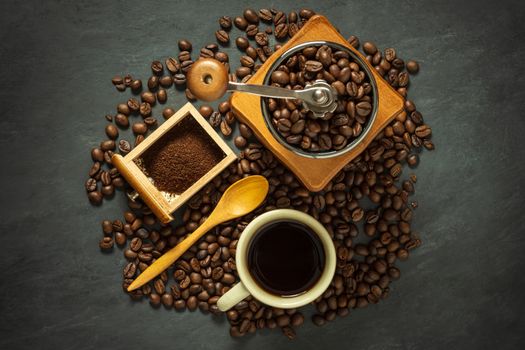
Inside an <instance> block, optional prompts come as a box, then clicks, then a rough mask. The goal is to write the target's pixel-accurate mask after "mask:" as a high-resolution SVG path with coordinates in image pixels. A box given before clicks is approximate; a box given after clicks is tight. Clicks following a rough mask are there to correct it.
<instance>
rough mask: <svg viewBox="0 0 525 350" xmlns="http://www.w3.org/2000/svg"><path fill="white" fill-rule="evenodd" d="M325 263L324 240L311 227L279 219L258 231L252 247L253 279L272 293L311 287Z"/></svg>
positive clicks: (250, 251) (300, 291) (281, 293)
mask: <svg viewBox="0 0 525 350" xmlns="http://www.w3.org/2000/svg"><path fill="white" fill-rule="evenodd" d="M324 264H325V254H324V249H323V243H322V242H321V240H320V239H319V237H318V236H317V234H315V232H313V231H312V230H311V229H310V228H309V227H308V226H306V225H304V224H302V223H299V222H295V221H276V222H272V223H269V224H267V225H265V226H263V227H262V228H260V229H259V230H258V232H257V233H256V234H255V236H254V237H253V239H252V241H251V242H250V246H249V248H248V268H249V270H250V274H251V275H252V277H253V279H254V280H255V281H256V282H257V284H259V286H260V287H262V288H263V289H265V290H267V291H268V292H270V293H272V294H276V295H281V296H292V295H297V294H300V293H302V292H305V291H307V290H308V289H310V288H311V287H312V286H313V285H314V284H315V283H316V282H317V280H318V279H319V277H320V276H321V274H322V272H323V269H324Z"/></svg>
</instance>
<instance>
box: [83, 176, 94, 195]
mask: <svg viewBox="0 0 525 350" xmlns="http://www.w3.org/2000/svg"><path fill="white" fill-rule="evenodd" d="M85 187H86V191H87V192H93V191H96V190H97V180H95V179H94V178H92V177H90V178H89V179H87V181H86V184H85Z"/></svg>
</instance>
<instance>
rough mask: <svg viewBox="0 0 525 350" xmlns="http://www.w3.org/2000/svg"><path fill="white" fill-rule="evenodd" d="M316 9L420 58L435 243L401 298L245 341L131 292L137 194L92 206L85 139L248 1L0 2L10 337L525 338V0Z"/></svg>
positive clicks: (362, 345)
mask: <svg viewBox="0 0 525 350" xmlns="http://www.w3.org/2000/svg"><path fill="white" fill-rule="evenodd" d="M266 4H268V2H264V1H253V2H251V4H250V6H252V7H254V8H257V9H258V8H260V7H265V5H266ZM272 5H274V6H276V7H279V8H282V9H284V10H286V11H289V10H292V9H296V8H297V7H298V6H299V3H298V2H295V1H282V2H280V4H277V3H276V2H272ZM302 5H304V6H306V7H311V8H313V9H315V10H317V11H318V12H320V13H323V14H325V15H326V16H327V17H328V18H329V19H330V20H331V21H332V22H333V23H335V24H336V25H337V26H338V27H339V28H340V30H341V32H342V33H343V34H344V35H345V36H348V35H350V34H355V35H358V36H359V37H360V38H361V39H363V40H374V41H375V42H376V43H377V44H378V45H379V46H380V47H382V48H384V47H387V46H394V47H395V48H397V50H398V53H399V54H400V55H401V56H402V57H405V58H414V59H417V60H419V61H420V62H421V67H422V69H421V73H420V74H419V75H418V76H417V77H415V78H414V79H413V81H412V82H413V88H412V89H411V96H412V98H413V99H414V100H415V101H416V103H417V106H418V107H419V109H420V110H421V111H422V112H423V114H424V116H425V118H426V120H427V122H428V123H429V124H430V125H431V126H432V129H433V135H434V138H433V139H434V141H435V143H436V145H437V150H436V151H435V152H433V153H430V152H427V153H425V154H424V155H423V157H422V162H421V164H420V166H419V168H418V169H417V170H416V173H417V175H418V178H419V180H418V183H417V194H416V198H417V200H418V201H419V204H420V208H419V209H418V210H417V212H416V215H415V222H414V228H415V229H416V230H417V231H419V232H421V237H422V239H423V242H424V245H423V246H422V247H421V248H419V249H418V250H416V251H415V252H414V254H413V255H412V257H411V259H409V261H408V262H406V263H403V264H402V278H401V279H400V280H399V281H398V282H395V283H394V284H393V286H392V293H391V297H390V298H389V299H388V300H386V301H384V302H382V303H380V304H379V305H377V306H374V307H369V308H367V309H365V310H358V311H356V312H354V313H353V314H352V315H351V316H350V317H347V318H346V319H341V320H338V321H337V322H335V323H332V324H330V325H329V326H328V327H324V328H316V327H314V326H313V325H312V324H311V323H308V324H307V325H306V326H304V327H302V328H300V329H299V330H298V339H296V340H295V341H293V342H291V341H288V340H287V339H286V338H285V337H283V336H282V335H281V334H280V332H264V333H262V334H259V335H256V336H254V337H248V338H245V339H242V340H232V339H231V338H230V337H229V335H228V331H227V324H226V323H225V322H224V320H220V321H212V320H211V318H210V317H207V316H203V315H201V314H200V313H198V312H197V313H184V314H177V313H175V312H168V311H165V310H162V309H161V310H153V309H152V308H150V307H149V305H148V304H147V303H132V302H130V300H129V298H128V297H126V296H125V295H124V294H123V293H122V291H121V289H120V288H121V287H120V283H121V276H120V273H121V267H122V265H123V260H122V259H123V258H122V256H121V254H111V255H103V254H101V253H100V252H99V248H98V246H97V242H98V240H99V239H100V229H99V221H100V220H101V219H103V218H107V217H112V218H114V217H117V216H118V215H120V214H121V212H122V209H123V208H124V207H125V204H124V201H123V200H122V199H121V198H120V197H117V198H116V199H115V200H113V201H111V202H107V203H106V204H105V205H104V206H103V207H101V208H92V207H91V206H90V205H89V203H88V202H87V200H86V198H85V193H84V189H83V182H84V180H85V174H86V172H87V170H88V164H89V153H88V151H87V150H88V149H90V147H92V146H94V145H95V144H96V143H97V142H98V141H99V140H100V139H101V138H102V137H103V126H104V124H105V123H104V120H103V115H104V114H106V113H110V112H112V111H113V109H114V106H115V104H116V102H118V101H120V99H122V97H121V96H119V94H118V93H117V92H116V91H115V90H114V88H113V87H112V86H111V84H110V78H111V77H112V76H113V75H114V74H118V73H127V72H130V73H133V74H135V75H136V76H138V77H141V78H146V77H147V74H148V71H149V62H150V61H151V60H152V59H156V58H163V57H166V56H168V55H171V54H173V53H174V52H175V51H176V49H175V45H176V41H177V40H178V39H180V38H184V37H186V38H189V39H191V40H193V41H194V44H195V46H196V47H200V46H201V45H203V44H205V43H208V42H211V41H213V40H214V36H213V32H214V31H215V30H216V27H217V24H216V19H217V18H218V16H220V15H225V14H227V15H231V16H235V15H237V14H239V13H240V11H241V9H242V8H243V7H244V5H242V4H240V3H238V4H235V5H234V4H233V2H229V3H228V4H226V3H225V2H220V1H195V0H194V1H171V2H167V1H166V2H162V3H161V2H146V1H113V2H108V1H74V2H73V1H71V2H69V1H46V2H41V1H11V0H9V1H2V2H1V3H0V14H1V18H2V20H1V22H0V23H1V24H0V78H1V83H0V84H1V85H0V86H1V89H0V106H1V107H0V108H1V116H0V150H1V153H2V160H3V163H2V171H1V172H0V184H1V194H2V195H1V197H0V207H1V214H0V215H1V220H0V234H1V242H2V253H1V254H0V266H1V267H2V269H1V270H2V271H1V272H0V286H1V288H0V315H1V316H0V348H2V349H22V348H25V349H29V348H30V349H77V350H79V349H134V348H161V347H163V348H177V349H181V348H184V347H191V348H192V349H218V348H229V349H239V348H244V347H250V348H253V349H269V348H271V349H285V348H297V349H319V348H336V347H343V348H346V349H391V348H394V349H445V348H447V349H485V348H486V349H495V348H497V349H517V348H523V347H524V346H525V340H524V336H523V330H524V329H525V320H524V317H523V312H524V311H525V310H524V306H525V303H524V297H523V290H524V289H525V282H524V278H523V276H522V273H523V271H524V268H525V266H524V265H525V264H524V262H525V259H524V258H523V249H524V248H525V243H524V234H525V221H524V217H525V216H524V215H523V214H522V210H523V207H524V204H525V200H524V191H523V186H524V185H523V184H524V179H523V172H524V171H525V165H524V162H523V161H524V158H525V157H524V156H525V152H524V148H523V147H522V144H521V143H522V142H523V141H522V140H523V135H524V132H525V119H524V118H523V111H522V106H523V101H524V99H525V93H524V89H525V75H524V74H523V72H522V65H523V61H524V57H525V41H524V40H523V38H524V35H525V26H524V24H523V19H524V18H525V16H524V14H525V11H524V8H525V6H524V5H523V2H520V1H513V2H511V1H464V2H458V1H449V0H447V1H441V2H432V1H410V0H408V1H406V0H400V1H395V2H394V1H368V2H357V1H353V2H347V1H317V2H314V1H305V2H304V4H302ZM233 57H234V59H235V55H234V56H233ZM182 102H183V99H182V97H181V96H178V97H176V98H173V97H171V98H170V104H171V105H173V106H180V105H181V103H182Z"/></svg>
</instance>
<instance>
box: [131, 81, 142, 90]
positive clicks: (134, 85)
mask: <svg viewBox="0 0 525 350" xmlns="http://www.w3.org/2000/svg"><path fill="white" fill-rule="evenodd" d="M130 88H131V90H132V91H133V92H139V91H140V90H141V89H142V81H141V80H139V79H135V80H133V81H132V82H131V84H130Z"/></svg>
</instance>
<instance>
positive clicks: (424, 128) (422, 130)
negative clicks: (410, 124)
mask: <svg viewBox="0 0 525 350" xmlns="http://www.w3.org/2000/svg"><path fill="white" fill-rule="evenodd" d="M415 133H416V136H417V137H420V138H425V137H429V136H430V135H431V134H432V129H430V127H428V125H425V124H423V125H421V126H418V127H417V128H416V131H415Z"/></svg>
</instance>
